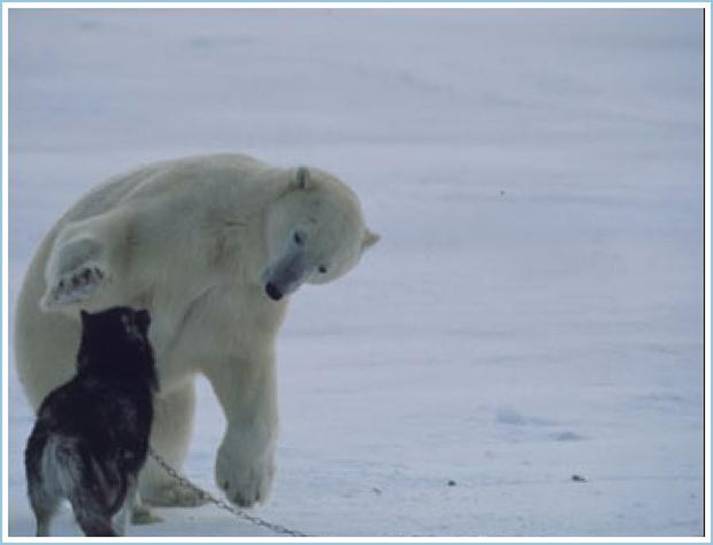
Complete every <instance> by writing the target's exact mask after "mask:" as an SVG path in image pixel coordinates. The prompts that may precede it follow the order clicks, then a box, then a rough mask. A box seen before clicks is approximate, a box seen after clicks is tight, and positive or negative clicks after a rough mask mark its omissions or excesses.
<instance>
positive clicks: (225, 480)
mask: <svg viewBox="0 0 713 545" xmlns="http://www.w3.org/2000/svg"><path fill="white" fill-rule="evenodd" d="M274 474H275V466H274V464H273V461H272V456H266V457H263V458H261V459H259V460H252V461H250V460H245V459H242V460H241V459H240V457H239V456H236V453H233V452H230V451H229V449H227V448H221V449H220V451H219V452H218V459H217V462H216V466H215V479H216V482H217V484H218V486H219V487H220V488H221V490H223V491H224V492H225V495H226V497H227V498H228V499H229V500H230V501H231V502H233V503H234V504H236V505H239V506H240V507H250V506H252V505H254V504H256V503H262V502H265V501H266V500H267V498H268V496H269V494H270V488H271V486H272V478H273V476H274Z"/></svg>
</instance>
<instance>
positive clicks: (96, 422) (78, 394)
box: [25, 307, 158, 536]
mask: <svg viewBox="0 0 713 545" xmlns="http://www.w3.org/2000/svg"><path fill="white" fill-rule="evenodd" d="M81 315H82V340H81V343H80V346H79V354H78V355H77V374H76V376H75V377H74V378H73V379H72V380H70V381H69V382H67V383H66V384H64V385H63V386H60V387H59V388H57V389H56V390H54V391H52V392H51V393H50V394H49V395H48V396H47V397H46V398H45V400H44V401H43V402H42V405H41V406H40V409H39V412H38V417H37V422H36V423H35V427H34V429H33V430H32V434H31V435H30V438H29V440H28V441H27V448H26V449H25V469H26V472H27V484H28V493H29V497H30V503H31V504H32V510H33V511H34V513H35V518H36V520H37V535H38V536H46V535H49V529H50V522H51V520H52V516H53V515H54V513H55V511H56V510H57V507H58V506H59V503H60V502H61V501H62V500H63V499H65V498H66V499H68V500H69V501H70V502H71V504H72V508H73V510H74V514H75V517H76V518H77V522H78V523H79V526H80V527H81V528H82V530H83V531H84V533H85V534H86V535H88V536H115V535H122V534H124V533H125V531H126V523H127V517H128V516H129V514H130V511H131V509H132V506H133V502H134V497H135V495H136V488H137V479H138V473H139V470H140V469H141V468H142V467H143V465H144V462H145V461H146V455H147V451H148V445H149V433H150V431H151V423H152V421H153V394H154V392H155V391H156V390H157V389H158V383H157V379H156V369H155V366H154V358H153V351H152V349H151V345H150V344H149V341H148V337H147V334H148V327H149V322H150V317H149V313H148V312H147V311H145V310H140V311H134V310H132V309H130V308H126V307H115V308H112V309H109V310H106V311H104V312H98V313H96V314H89V313H87V312H84V311H82V312H81ZM119 511H121V514H120V516H119V517H117V521H118V524H117V525H114V523H113V517H114V515H116V514H117V513H119Z"/></svg>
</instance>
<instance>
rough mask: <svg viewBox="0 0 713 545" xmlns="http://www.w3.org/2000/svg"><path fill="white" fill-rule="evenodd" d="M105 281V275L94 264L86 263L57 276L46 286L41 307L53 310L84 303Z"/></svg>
mask: <svg viewBox="0 0 713 545" xmlns="http://www.w3.org/2000/svg"><path fill="white" fill-rule="evenodd" d="M105 281H106V273H105V272H104V271H103V270H102V269H101V267H99V266H98V265H97V264H94V263H86V264H83V265H81V266H80V267H77V268H76V269H74V270H72V271H68V272H65V273H63V274H60V275H58V277H57V278H56V279H55V281H54V284H53V285H51V286H48V290H47V293H46V294H45V296H44V298H43V300H42V305H43V307H45V308H53V307H58V306H62V305H68V304H72V303H77V302H79V301H84V300H85V299H87V298H88V297H89V296H90V295H91V294H92V293H94V292H95V291H96V290H97V289H98V288H99V287H100V286H101V285H102V283H104V282H105Z"/></svg>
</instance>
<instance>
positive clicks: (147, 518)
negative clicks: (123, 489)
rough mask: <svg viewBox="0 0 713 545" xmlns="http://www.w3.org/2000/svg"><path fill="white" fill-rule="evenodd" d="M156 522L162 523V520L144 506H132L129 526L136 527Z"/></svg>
mask: <svg viewBox="0 0 713 545" xmlns="http://www.w3.org/2000/svg"><path fill="white" fill-rule="evenodd" d="M157 522H163V519H162V518H161V517H159V516H158V515H154V514H153V512H152V511H151V509H149V508H148V507H146V506H145V505H138V506H134V509H133V510H132V511H131V524H134V525H136V526H139V525H143V524H155V523H157Z"/></svg>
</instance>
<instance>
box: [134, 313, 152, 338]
mask: <svg viewBox="0 0 713 545" xmlns="http://www.w3.org/2000/svg"><path fill="white" fill-rule="evenodd" d="M136 323H137V324H138V326H139V329H140V330H141V332H142V333H143V334H144V335H146V334H147V333H148V332H149V325H151V315H150V314H149V311H148V310H145V309H142V310H139V311H137V312H136Z"/></svg>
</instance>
